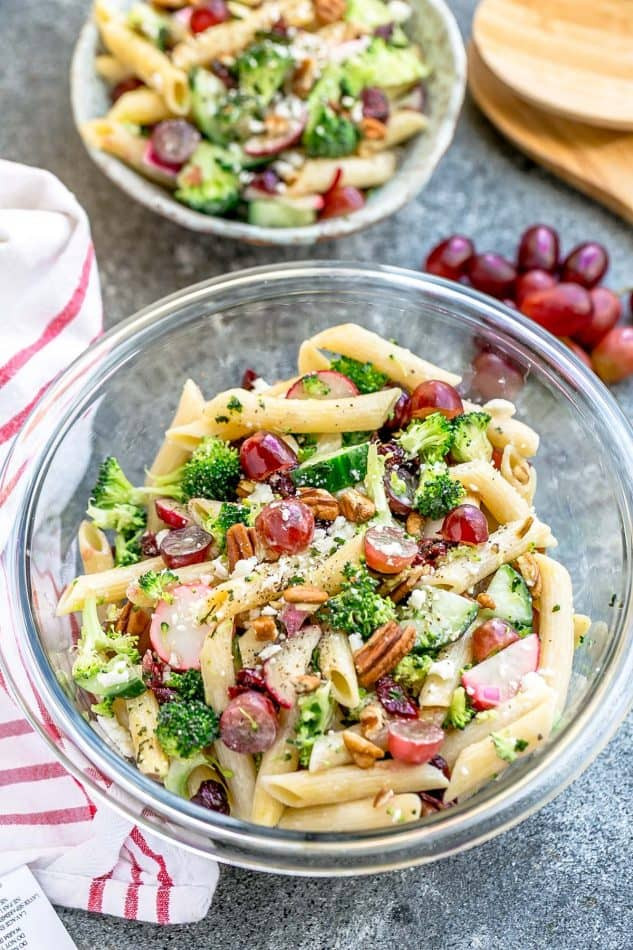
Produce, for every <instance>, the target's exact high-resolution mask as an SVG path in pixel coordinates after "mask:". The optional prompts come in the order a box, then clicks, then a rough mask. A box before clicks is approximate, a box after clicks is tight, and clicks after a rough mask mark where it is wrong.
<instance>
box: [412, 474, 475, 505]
mask: <svg viewBox="0 0 633 950" xmlns="http://www.w3.org/2000/svg"><path fill="white" fill-rule="evenodd" d="M465 494H466V493H465V491H464V488H463V487H462V485H461V484H460V483H459V482H458V481H456V480H455V479H454V478H451V476H450V474H449V470H448V465H445V464H444V463H443V462H435V464H434V465H424V466H422V468H421V469H420V483H419V485H418V487H417V489H416V492H415V498H414V501H413V503H414V505H415V507H416V509H417V510H418V511H419V512H420V514H421V515H424V516H425V517H426V518H443V517H444V515H447V514H448V512H449V511H452V510H453V508H457V506H458V505H459V504H460V502H461V501H462V499H463V498H464V495H465Z"/></svg>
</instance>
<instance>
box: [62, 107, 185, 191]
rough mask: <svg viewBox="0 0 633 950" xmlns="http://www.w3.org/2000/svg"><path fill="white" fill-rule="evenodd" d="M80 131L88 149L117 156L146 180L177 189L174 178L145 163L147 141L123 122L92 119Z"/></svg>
mask: <svg viewBox="0 0 633 950" xmlns="http://www.w3.org/2000/svg"><path fill="white" fill-rule="evenodd" d="M80 131H81V135H82V138H83V140H84V142H85V143H86V145H87V146H88V148H97V149H100V150H101V151H102V152H108V153H109V154H110V155H115V156H116V157H117V158H120V159H121V160H122V161H124V162H125V163H126V164H127V165H131V167H132V168H136V169H137V171H140V172H141V173H142V174H143V175H145V177H146V178H151V179H152V181H155V182H157V183H158V184H159V185H163V186H164V187H165V188H174V187H175V184H174V179H173V178H171V177H170V176H169V175H166V174H164V173H163V172H161V171H160V170H159V169H158V168H156V167H154V166H149V165H148V164H147V163H146V162H145V151H146V149H147V139H146V138H143V137H142V136H141V135H135V134H134V133H133V132H131V131H130V130H129V129H128V128H127V126H125V125H124V124H123V123H122V122H113V121H112V119H108V118H105V119H91V120H90V121H89V122H84V123H83V125H82V126H81V129H80Z"/></svg>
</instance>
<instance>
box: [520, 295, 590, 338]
mask: <svg viewBox="0 0 633 950" xmlns="http://www.w3.org/2000/svg"><path fill="white" fill-rule="evenodd" d="M521 313H524V314H525V315H526V317H530V318H531V319H532V320H534V322H535V323H539V324H540V325H541V326H542V327H545V329H546V330H549V332H550V333H553V334H555V336H575V334H576V333H578V332H579V331H581V330H582V329H583V327H586V326H588V325H589V323H590V322H591V315H592V313H593V304H592V302H591V297H590V296H589V291H588V290H586V289H585V287H581V286H580V284H570V283H562V284H557V285H556V286H555V287H550V288H548V289H547V290H536V291H534V292H533V293H531V294H528V295H527V297H525V299H524V300H523V301H522V303H521Z"/></svg>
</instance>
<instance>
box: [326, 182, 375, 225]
mask: <svg viewBox="0 0 633 950" xmlns="http://www.w3.org/2000/svg"><path fill="white" fill-rule="evenodd" d="M324 198H325V204H324V207H323V210H322V211H321V214H320V215H319V217H321V218H338V217H341V216H342V215H345V214H351V213H352V212H353V211H359V210H360V209H361V208H362V207H364V205H365V196H364V195H363V193H362V191H359V189H358V188H354V186H353V185H340V186H339V187H338V188H332V189H330V191H328V192H327V194H325V195H324Z"/></svg>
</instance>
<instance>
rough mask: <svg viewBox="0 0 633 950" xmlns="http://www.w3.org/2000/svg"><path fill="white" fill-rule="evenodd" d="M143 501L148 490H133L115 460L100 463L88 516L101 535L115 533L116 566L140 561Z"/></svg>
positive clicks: (143, 523) (112, 458) (109, 458)
mask: <svg viewBox="0 0 633 950" xmlns="http://www.w3.org/2000/svg"><path fill="white" fill-rule="evenodd" d="M146 498H147V489H142V488H135V487H134V485H132V483H131V482H130V481H129V480H128V479H127V478H126V476H125V475H124V473H123V469H122V468H121V466H120V465H119V462H118V461H117V459H115V458H114V456H108V458H106V459H104V460H103V462H102V463H101V466H100V468H99V474H98V476H97V482H96V484H95V486H94V488H93V490H92V495H91V497H90V501H89V503H88V509H87V514H88V516H89V517H90V518H92V520H93V521H94V523H95V524H96V525H97V527H98V528H101V529H102V530H103V531H116V533H117V534H116V538H115V543H114V557H115V562H116V564H117V565H126V564H135V563H136V562H137V561H139V560H140V558H141V548H140V540H141V535H142V534H143V532H144V531H145V525H146V520H147V519H146V514H145V510H144V508H143V505H144V504H145V500H146Z"/></svg>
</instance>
